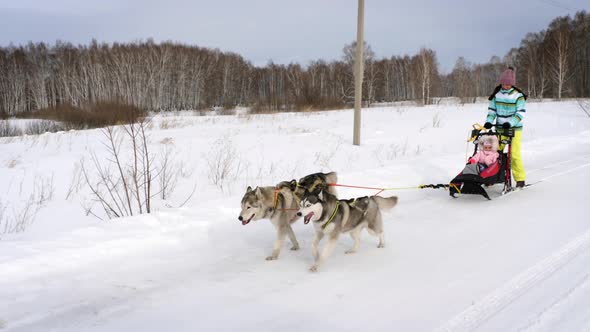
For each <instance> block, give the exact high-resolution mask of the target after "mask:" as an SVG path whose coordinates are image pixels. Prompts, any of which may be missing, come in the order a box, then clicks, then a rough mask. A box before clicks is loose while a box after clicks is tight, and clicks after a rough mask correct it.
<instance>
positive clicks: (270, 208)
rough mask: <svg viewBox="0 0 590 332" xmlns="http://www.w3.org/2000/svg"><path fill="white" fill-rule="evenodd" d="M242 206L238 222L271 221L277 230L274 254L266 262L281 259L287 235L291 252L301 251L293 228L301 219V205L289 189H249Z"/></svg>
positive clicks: (245, 223)
mask: <svg viewBox="0 0 590 332" xmlns="http://www.w3.org/2000/svg"><path fill="white" fill-rule="evenodd" d="M241 206H242V211H241V212H240V216H239V217H238V220H240V221H241V222H242V225H247V224H248V223H250V222H251V221H254V220H260V219H269V220H270V222H271V223H272V224H273V225H274V226H275V228H276V230H277V238H276V240H275V242H274V246H273V250H272V254H271V255H270V256H268V257H266V260H275V259H277V258H278V257H279V254H280V252H281V248H282V246H283V242H284V241H285V237H286V236H287V235H288V236H289V239H290V240H291V243H292V244H293V246H292V247H291V250H298V249H299V243H298V242H297V239H296V238H295V233H294V232H293V229H292V228H291V224H292V223H293V222H295V221H296V220H297V219H298V218H299V216H298V215H297V210H298V209H299V205H298V201H296V200H295V197H294V195H293V193H292V192H291V191H290V190H289V189H288V188H283V189H280V190H275V187H256V188H255V189H252V187H248V188H247V189H246V193H245V194H244V197H242V202H241Z"/></svg>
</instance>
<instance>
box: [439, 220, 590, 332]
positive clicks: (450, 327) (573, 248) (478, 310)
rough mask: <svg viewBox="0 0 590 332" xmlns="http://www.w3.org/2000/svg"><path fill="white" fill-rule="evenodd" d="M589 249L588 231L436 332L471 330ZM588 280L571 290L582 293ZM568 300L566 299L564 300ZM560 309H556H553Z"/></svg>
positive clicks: (547, 314) (589, 238)
mask: <svg viewBox="0 0 590 332" xmlns="http://www.w3.org/2000/svg"><path fill="white" fill-rule="evenodd" d="M588 249H590V229H589V230H588V231H586V232H585V233H584V234H582V235H580V236H579V237H577V238H575V239H574V240H572V241H571V242H570V243H568V244H567V245H565V246H563V247H562V248H561V249H559V250H558V251H556V252H555V253H554V254H552V255H550V256H549V257H547V258H546V259H544V260H543V261H541V262H540V263H538V264H537V265H535V266H533V267H531V268H530V269H528V270H526V271H525V272H523V273H522V274H520V275H518V276H516V277H514V278H513V279H512V280H510V281H509V282H507V283H506V284H504V285H503V286H501V287H500V288H497V289H496V290H495V291H493V292H492V293H491V294H489V295H487V296H486V297H484V298H483V299H482V300H481V301H479V302H478V303H476V304H475V305H473V306H471V307H470V308H468V309H466V310H465V311H463V312H462V313H460V314H459V315H457V316H456V317H454V318H453V319H451V320H449V321H448V322H447V323H446V324H445V325H443V326H441V327H439V328H438V329H437V331H472V330H474V329H476V328H477V327H478V326H480V325H481V324H483V323H484V322H486V321H487V320H489V319H490V318H492V317H493V316H494V315H495V314H496V313H498V312H500V311H501V310H503V309H505V308H506V307H508V306H509V305H510V304H511V303H512V302H513V301H514V300H516V299H517V298H518V297H520V296H522V295H523V294H525V293H526V292H527V291H528V290H529V289H531V288H533V287H535V286H537V285H538V284H539V283H541V282H542V281H543V280H545V279H546V278H548V277H549V276H551V275H552V274H553V273H555V272H556V271H558V270H559V269H560V268H562V267H563V266H565V265H566V264H567V263H568V262H570V261H571V260H572V259H573V258H575V257H576V256H577V255H578V254H580V253H582V252H584V251H585V250H588ZM587 284H588V280H587V278H586V279H585V280H584V282H583V283H582V284H581V285H580V286H579V287H576V288H574V290H573V291H575V290H576V289H578V290H581V289H582V288H585V287H587V286H588V285H587ZM563 301H567V297H566V298H565V299H563ZM556 310H559V309H558V308H557V307H555V310H554V311H556ZM551 312H552V311H551V310H548V311H547V313H546V314H542V315H541V318H543V317H549V315H551Z"/></svg>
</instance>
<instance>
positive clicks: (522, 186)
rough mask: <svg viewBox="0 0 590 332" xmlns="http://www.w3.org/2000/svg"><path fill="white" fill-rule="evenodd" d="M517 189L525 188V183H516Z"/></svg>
mask: <svg viewBox="0 0 590 332" xmlns="http://www.w3.org/2000/svg"><path fill="white" fill-rule="evenodd" d="M516 188H524V181H516Z"/></svg>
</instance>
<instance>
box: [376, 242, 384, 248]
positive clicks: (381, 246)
mask: <svg viewBox="0 0 590 332" xmlns="http://www.w3.org/2000/svg"><path fill="white" fill-rule="evenodd" d="M377 248H385V243H379V244H378V245H377Z"/></svg>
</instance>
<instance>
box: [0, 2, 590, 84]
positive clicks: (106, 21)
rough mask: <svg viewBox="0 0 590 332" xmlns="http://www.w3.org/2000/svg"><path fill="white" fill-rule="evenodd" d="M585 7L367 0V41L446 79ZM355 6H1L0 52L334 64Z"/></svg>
mask: <svg viewBox="0 0 590 332" xmlns="http://www.w3.org/2000/svg"><path fill="white" fill-rule="evenodd" d="M582 9H583V10H586V11H590V2H588V3H582V2H581V1H577V0H559V1H558V0H521V1H513V2H510V3H506V2H495V3H494V2H485V3H484V2H483V1H469V0H448V1H438V0H422V1H420V0H417V1H405V2H398V1H390V0H365V40H366V41H368V42H369V44H370V45H371V47H372V48H373V50H374V51H375V53H376V55H377V57H390V56H394V55H404V54H409V55H412V54H415V53H416V52H417V51H418V50H419V49H420V48H421V47H429V48H432V49H434V50H435V51H436V53H437V56H438V59H439V62H440V64H441V67H442V69H443V71H447V72H448V71H450V70H451V69H452V67H453V65H454V62H455V61H456V59H457V58H458V57H459V56H464V57H465V58H466V59H467V60H468V61H471V62H476V63H478V62H485V61H488V60H489V59H490V57H491V56H493V55H498V56H503V55H505V54H506V52H508V50H510V48H512V47H517V46H518V45H519V43H520V40H521V39H522V38H523V37H524V36H525V35H526V33H528V32H538V31H541V30H543V29H545V28H546V27H547V25H548V24H549V22H550V21H551V20H552V19H553V18H555V17H557V16H564V15H567V14H570V15H573V14H574V13H575V12H576V11H577V10H582ZM356 13H357V1H355V0H298V1H286V0H252V1H241V0H231V1H230V0H215V1H211V0H210V1H204V0H193V1H190V0H167V1H154V0H148V1H140V0H129V1H115V0H101V1H99V0H86V1H79V0H54V1H44V0H2V1H0V46H8V45H9V44H10V43H13V44H15V45H20V44H26V43H27V42H29V41H33V42H39V41H45V42H49V43H54V42H55V41H56V40H62V41H69V42H72V43H74V44H87V43H89V42H90V40H92V39H93V38H94V39H97V40H98V41H106V42H115V41H117V42H129V41H136V40H146V39H148V38H153V39H154V40H156V41H164V40H172V41H177V42H182V43H186V44H193V45H198V46H202V47H209V48H219V49H221V50H223V51H231V52H235V53H238V54H240V55H242V56H244V57H245V58H246V59H248V60H250V61H251V62H252V63H254V64H256V65H264V64H266V63H267V61H269V60H272V61H274V62H275V63H289V62H298V63H301V64H307V63H308V62H309V61H312V60H318V59H324V60H328V61H329V60H333V59H339V58H341V56H342V48H343V46H344V45H345V44H347V43H350V42H351V41H352V40H354V39H355V38H356Z"/></svg>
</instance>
